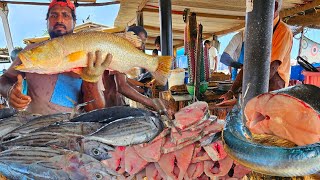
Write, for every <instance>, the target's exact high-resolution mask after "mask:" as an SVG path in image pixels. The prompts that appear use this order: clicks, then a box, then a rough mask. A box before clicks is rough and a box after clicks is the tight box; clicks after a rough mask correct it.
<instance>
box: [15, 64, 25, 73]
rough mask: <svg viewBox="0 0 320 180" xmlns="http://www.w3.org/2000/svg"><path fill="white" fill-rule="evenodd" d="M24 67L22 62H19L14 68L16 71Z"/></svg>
mask: <svg viewBox="0 0 320 180" xmlns="http://www.w3.org/2000/svg"><path fill="white" fill-rule="evenodd" d="M25 68H26V67H25V66H24V65H23V64H20V65H18V66H16V67H14V69H15V70H17V71H20V70H23V69H25Z"/></svg>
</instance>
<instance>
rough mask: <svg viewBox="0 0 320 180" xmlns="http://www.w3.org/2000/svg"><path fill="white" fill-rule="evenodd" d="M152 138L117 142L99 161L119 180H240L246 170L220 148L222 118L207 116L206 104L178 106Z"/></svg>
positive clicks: (221, 146)
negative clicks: (141, 141)
mask: <svg viewBox="0 0 320 180" xmlns="http://www.w3.org/2000/svg"><path fill="white" fill-rule="evenodd" d="M173 123H174V126H175V128H171V129H169V128H167V129H165V130H164V131H163V132H162V133H161V134H159V135H158V136H157V137H156V138H155V139H154V140H153V141H151V142H149V143H144V144H138V145H134V146H123V145H122V144H121V143H119V144H117V147H116V148H115V150H114V151H112V152H110V154H111V158H109V159H106V160H103V161H102V162H103V163H104V164H105V165H106V167H107V168H108V169H112V170H113V171H116V172H117V173H118V174H119V175H120V177H121V178H122V179H132V178H133V177H135V178H136V179H143V178H145V177H147V179H148V180H158V179H159V180H160V179H174V180H176V179H181V180H182V179H206V180H209V179H241V178H242V177H244V176H245V175H246V174H247V173H249V172H250V170H249V169H246V168H245V167H243V166H241V165H239V164H237V163H236V162H234V161H233V159H231V158H230V157H229V156H228V155H227V154H226V153H225V151H224V147H223V145H222V142H221V131H222V129H223V128H224V124H225V123H224V121H223V120H217V118H216V117H215V116H209V115H208V104H207V103H205V102H196V103H193V104H191V105H190V106H187V107H185V108H183V109H181V110H180V111H179V112H177V113H176V114H175V120H173Z"/></svg>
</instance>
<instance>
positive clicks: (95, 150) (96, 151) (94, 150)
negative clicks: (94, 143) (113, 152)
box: [92, 148, 101, 156]
mask: <svg viewBox="0 0 320 180" xmlns="http://www.w3.org/2000/svg"><path fill="white" fill-rule="evenodd" d="M92 153H93V155H95V156H99V155H100V154H101V152H100V151H99V150H98V149H96V148H93V149H92Z"/></svg>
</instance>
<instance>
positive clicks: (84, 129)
mask: <svg viewBox="0 0 320 180" xmlns="http://www.w3.org/2000/svg"><path fill="white" fill-rule="evenodd" d="M69 117H70V114H69V113H61V114H53V115H46V116H38V115H30V114H22V113H17V112H16V111H14V110H12V109H2V110H0V119H1V120H0V136H1V139H2V141H1V143H0V146H1V149H2V151H1V152H0V174H2V175H4V176H5V177H7V178H9V179H117V176H118V173H117V172H115V171H113V170H111V169H110V168H108V167H106V166H105V165H103V164H102V163H101V162H100V161H102V160H105V159H108V158H111V156H110V155H111V154H110V152H112V151H114V149H115V147H114V146H115V145H122V146H129V145H134V144H142V143H146V142H149V141H151V140H152V139H154V138H155V137H156V136H157V135H158V134H160V133H161V132H162V131H163V128H164V125H163V123H162V121H161V120H160V119H159V117H158V116H157V115H156V114H154V113H152V112H149V111H145V110H141V109H134V108H130V107H113V108H108V109H102V110H96V111H92V112H89V113H85V114H81V115H79V116H78V117H76V118H73V119H70V118H69Z"/></svg>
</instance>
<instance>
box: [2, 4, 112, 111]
mask: <svg viewBox="0 0 320 180" xmlns="http://www.w3.org/2000/svg"><path fill="white" fill-rule="evenodd" d="M75 11H76V9H75V6H74V4H73V3H72V2H70V0H53V1H52V2H51V3H50V5H49V8H48V13H47V16H46V20H47V29H48V32H49V35H50V39H53V38H57V37H61V36H64V35H66V34H71V33H73V30H74V27H75V24H76V14H75ZM37 45H38V44H37V43H36V44H30V45H28V46H27V47H26V48H25V49H24V50H28V49H31V48H34V47H36V46H37ZM94 53H95V55H93V54H94ZM111 59H112V56H111V55H109V54H108V55H107V56H106V57H102V55H101V52H100V51H97V52H90V53H88V63H89V64H92V66H88V67H85V68H83V73H82V74H81V75H80V77H79V75H77V74H74V73H73V72H67V73H60V74H54V75H46V74H36V73H23V72H19V71H16V70H15V69H14V67H15V66H16V65H19V64H21V60H20V59H19V58H17V59H16V60H15V61H14V62H13V64H12V65H11V67H10V68H9V69H8V71H7V72H6V73H5V74H4V75H3V76H1V78H0V93H1V94H2V95H3V96H5V97H6V98H7V99H8V102H9V105H10V106H11V107H13V108H15V109H18V110H24V109H26V110H27V111H29V112H31V113H37V114H53V113H58V112H70V111H72V110H73V109H74V106H75V105H76V104H80V103H83V102H88V101H92V100H94V101H93V102H91V103H89V104H88V105H86V106H85V107H84V109H85V110H86V111H90V110H94V109H98V108H103V107H104V106H105V101H104V98H103V93H102V91H101V90H100V88H99V87H98V83H91V82H86V81H84V80H82V79H81V77H84V76H89V77H97V78H101V76H102V74H103V72H104V70H105V69H106V67H107V65H108V63H109V62H111ZM23 78H25V79H26V80H27V82H28V93H27V95H24V94H23V93H22V92H21V91H22V80H23Z"/></svg>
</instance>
